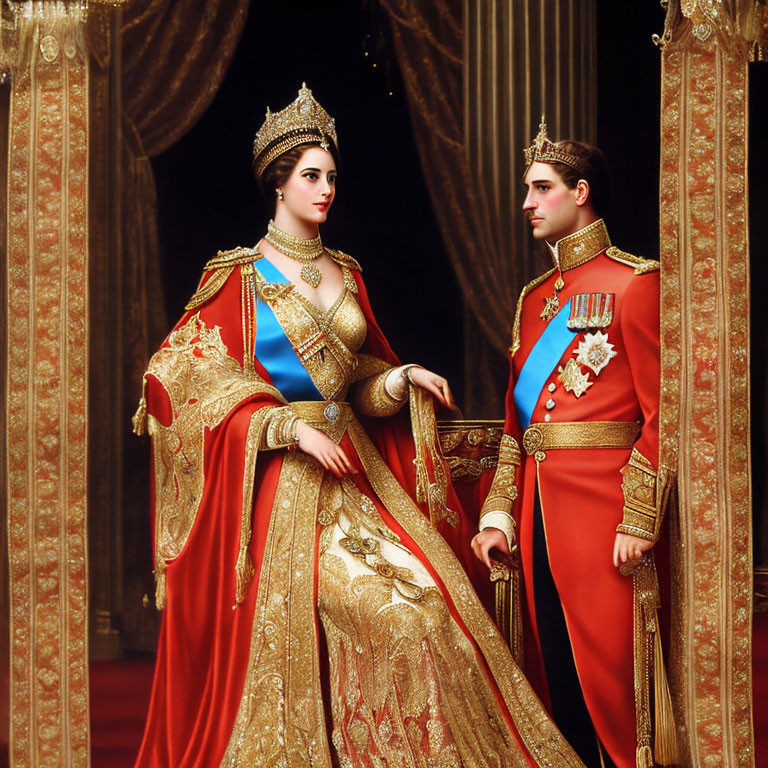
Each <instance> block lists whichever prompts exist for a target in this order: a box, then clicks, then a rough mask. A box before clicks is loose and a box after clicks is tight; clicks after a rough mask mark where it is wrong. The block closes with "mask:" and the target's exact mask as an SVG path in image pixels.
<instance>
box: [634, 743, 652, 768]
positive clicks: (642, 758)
mask: <svg viewBox="0 0 768 768" xmlns="http://www.w3.org/2000/svg"><path fill="white" fill-rule="evenodd" d="M635 765H636V766H637V768H653V754H652V752H651V748H650V747H649V746H647V745H646V746H643V747H638V748H637V752H636V753H635Z"/></svg>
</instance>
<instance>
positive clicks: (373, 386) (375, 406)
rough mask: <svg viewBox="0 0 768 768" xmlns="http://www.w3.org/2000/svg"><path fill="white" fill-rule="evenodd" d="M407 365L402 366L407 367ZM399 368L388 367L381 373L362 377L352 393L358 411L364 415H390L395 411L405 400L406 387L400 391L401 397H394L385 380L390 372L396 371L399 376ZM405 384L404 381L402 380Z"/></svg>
mask: <svg viewBox="0 0 768 768" xmlns="http://www.w3.org/2000/svg"><path fill="white" fill-rule="evenodd" d="M408 367H409V366H402V368H406V369H407V368H408ZM400 370H401V368H400V367H398V368H389V369H387V370H386V371H384V372H383V373H378V374H375V375H373V376H369V377H368V378H366V379H363V380H362V381H361V382H360V383H359V384H358V385H357V387H356V390H355V393H354V395H353V402H354V405H355V408H356V410H357V411H358V412H360V413H362V414H363V415H365V416H392V415H393V414H395V413H397V412H398V411H399V410H400V409H401V408H402V407H403V406H404V405H405V403H406V402H407V399H408V398H407V395H408V388H407V386H405V389H404V391H403V393H402V397H399V396H398V397H394V396H393V395H392V394H391V393H390V389H389V388H388V387H387V381H388V380H389V377H390V376H391V375H392V374H395V373H396V372H398V373H397V375H398V376H399V377H401V378H402V375H401V374H400V373H399V371H400ZM403 383H404V384H405V382H403ZM397 394H398V395H399V394H400V393H399V392H398V393H397Z"/></svg>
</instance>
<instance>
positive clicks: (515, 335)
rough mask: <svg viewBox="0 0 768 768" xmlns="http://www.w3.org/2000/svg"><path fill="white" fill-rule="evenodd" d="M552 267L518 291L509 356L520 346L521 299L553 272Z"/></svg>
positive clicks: (513, 354) (512, 355)
mask: <svg viewBox="0 0 768 768" xmlns="http://www.w3.org/2000/svg"><path fill="white" fill-rule="evenodd" d="M554 271H555V269H554V267H553V268H552V269H550V270H548V271H547V272H545V273H544V274H543V275H540V276H539V277H537V278H534V279H533V280H531V282H530V283H528V285H526V286H525V287H524V288H523V290H522V291H520V298H519V299H518V300H517V309H516V310H515V324H514V325H513V326H512V345H511V346H510V348H509V356H510V357H514V356H515V352H517V350H518V349H519V348H520V315H521V314H522V311H523V300H524V299H525V297H526V296H527V295H528V294H529V293H530V292H531V291H532V290H533V289H534V288H535V287H536V286H537V285H539V284H540V283H543V282H544V281H545V280H546V279H547V278H548V277H549V276H550V275H551V274H552V273H553V272H554Z"/></svg>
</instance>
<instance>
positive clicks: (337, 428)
mask: <svg viewBox="0 0 768 768" xmlns="http://www.w3.org/2000/svg"><path fill="white" fill-rule="evenodd" d="M291 410H292V411H293V413H294V415H295V416H298V417H299V418H300V419H302V420H303V421H305V422H306V423H307V424H309V426H310V427H314V428H315V429H319V430H320V431H321V432H325V434H326V435H328V437H330V438H331V440H333V442H334V443H336V444H337V445H338V444H339V443H340V442H341V438H342V437H344V433H345V432H346V431H347V427H348V426H349V422H350V421H351V420H352V416H353V413H352V406H351V405H350V404H349V403H343V402H337V401H335V400H300V401H297V402H295V403H291Z"/></svg>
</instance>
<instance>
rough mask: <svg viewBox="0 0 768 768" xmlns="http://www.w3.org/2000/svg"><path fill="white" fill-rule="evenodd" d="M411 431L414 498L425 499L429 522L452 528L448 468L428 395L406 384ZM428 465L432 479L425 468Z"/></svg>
mask: <svg viewBox="0 0 768 768" xmlns="http://www.w3.org/2000/svg"><path fill="white" fill-rule="evenodd" d="M409 397H410V406H411V433H412V434H413V444H414V447H415V449H416V458H415V459H414V460H413V461H414V464H415V465H416V501H418V502H420V503H422V504H423V503H426V504H427V506H428V508H429V519H430V520H431V521H432V523H433V524H435V525H436V524H437V523H438V522H440V521H441V520H445V521H446V522H447V523H448V524H449V525H452V526H453V527H454V528H455V527H456V526H457V525H458V524H459V517H458V515H457V514H456V512H455V510H453V509H451V508H450V507H449V506H448V499H447V493H448V480H449V476H450V470H449V469H448V465H447V463H446V461H445V459H444V458H443V454H442V453H441V451H440V444H439V442H438V438H437V420H436V419H435V407H434V402H433V400H432V395H430V394H429V393H428V392H426V391H425V390H423V389H422V388H421V387H413V386H412V387H409ZM430 467H431V468H432V479H430V477H429V468H430Z"/></svg>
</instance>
